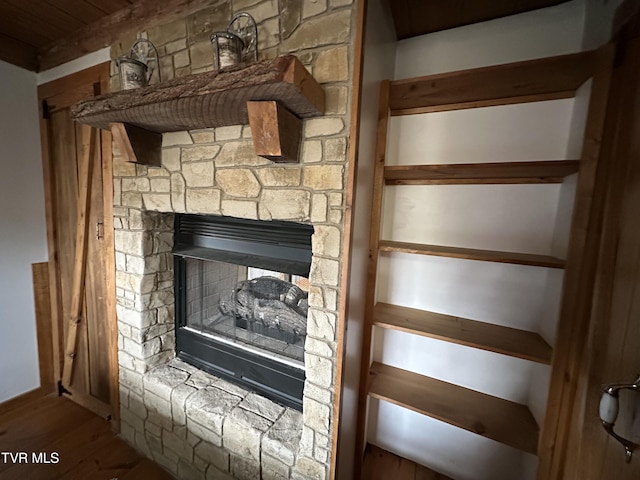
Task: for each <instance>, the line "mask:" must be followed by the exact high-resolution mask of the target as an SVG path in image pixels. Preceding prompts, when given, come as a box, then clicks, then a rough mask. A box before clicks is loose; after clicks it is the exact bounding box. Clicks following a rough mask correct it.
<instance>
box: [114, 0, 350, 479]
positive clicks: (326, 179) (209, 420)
mask: <svg viewBox="0 0 640 480" xmlns="http://www.w3.org/2000/svg"><path fill="white" fill-rule="evenodd" d="M353 10H354V7H353V5H352V2H351V0H319V1H318V2H297V1H286V0H280V1H276V0H233V1H216V2H212V4H211V7H210V8H208V9H205V10H202V11H199V12H195V13H193V14H190V15H188V16H185V17H184V18H179V19H175V21H173V22H172V23H170V24H167V25H160V26H153V27H150V28H149V29H148V30H147V31H145V32H136V33H137V34H140V35H142V36H148V38H149V39H150V40H151V41H153V42H154V44H155V45H156V46H157V47H158V50H159V53H160V67H161V68H160V70H161V74H162V79H163V80H167V79H171V78H174V77H175V76H181V75H188V74H190V73H198V72H201V71H206V70H208V69H210V68H211V66H212V58H211V55H210V48H211V46H210V44H209V41H208V37H209V34H210V33H211V32H212V31H215V30H223V29H224V28H225V27H226V23H227V22H228V21H229V19H230V18H231V15H232V14H233V13H237V12H238V11H248V12H249V13H251V14H252V15H253V16H254V17H255V18H256V21H257V22H258V33H259V39H260V40H259V47H260V52H261V58H270V57H273V56H277V55H283V54H289V53H293V54H295V55H296V56H298V58H299V59H300V60H301V61H302V62H303V63H304V64H305V66H306V67H307V68H308V69H309V71H310V72H311V73H312V74H313V76H314V77H315V79H316V80H317V81H318V82H320V83H321V85H322V86H323V88H324V90H325V93H326V95H327V108H326V114H325V115H324V116H323V117H320V118H315V119H310V120H306V121H305V124H304V132H303V140H302V148H301V158H300V163H298V164H288V165H282V164H277V165H276V164H273V163H271V162H270V161H269V160H266V159H264V158H261V157H257V156H256V155H255V154H254V151H253V143H252V138H251V131H250V128H249V126H247V125H234V126H228V127H219V128H215V129H206V130H197V131H184V132H175V133H167V134H164V136H163V148H162V166H161V167H146V166H141V165H135V164H132V163H129V162H128V161H127V159H126V158H124V157H123V154H122V153H121V152H119V151H117V149H115V147H114V152H113V153H114V216H115V218H114V225H115V229H116V231H115V248H116V296H117V314H118V330H119V336H118V350H119V366H120V399H121V433H122V436H123V437H124V438H125V439H126V440H127V441H128V442H129V443H131V444H132V445H134V446H135V447H136V448H137V449H138V450H140V451H141V452H142V453H144V454H145V455H146V456H148V457H149V458H152V459H153V460H155V461H156V462H157V463H159V464H161V465H162V466H164V467H165V468H166V469H167V470H169V471H170V472H171V473H172V474H173V475H175V476H176V477H178V478H180V479H202V480H205V479H227V478H228V479H231V478H237V479H251V480H255V479H264V480H271V479H288V478H292V479H325V478H328V475H329V470H330V464H331V461H332V432H333V429H334V425H333V415H334V399H335V391H334V389H335V384H336V374H337V365H336V354H337V352H336V350H337V344H336V341H337V336H336V332H337V331H338V329H339V328H341V327H340V325H339V320H338V310H339V302H340V300H341V297H340V296H341V286H342V279H341V278H340V272H341V269H342V258H343V244H342V241H343V234H344V212H345V204H346V201H347V199H346V170H347V169H346V164H347V147H348V130H349V117H348V110H349V108H348V99H349V96H350V88H351V87H350V83H349V82H350V78H351V73H350V69H349V56H350V55H351V52H350V39H351V19H352V13H353ZM133 38H134V35H132V37H131V38H127V39H122V40H121V41H119V42H117V43H116V44H114V45H113V46H112V55H113V57H114V58H115V57H117V56H119V55H121V54H122V53H123V52H125V51H126V50H127V49H128V48H129V46H130V45H131V43H133ZM112 74H113V76H112V89H118V88H119V86H118V78H117V72H116V70H115V69H114V70H113V72H112ZM176 214H189V215H198V216H201V215H211V216H215V217H229V218H235V219H244V220H259V221H262V222H265V223H271V222H278V221H284V222H293V223H296V224H299V225H305V226H307V227H309V228H312V229H313V234H312V236H311V253H312V255H311V261H310V269H309V273H308V282H306V283H305V288H306V291H305V294H306V300H307V305H306V312H307V316H306V321H307V322H306V332H304V340H303V341H302V343H300V342H299V345H298V346H299V347H300V348H299V355H301V360H300V359H299V360H294V359H290V360H288V362H289V363H291V364H295V362H296V361H297V362H298V364H299V365H300V366H301V368H302V369H303V371H304V380H303V381H302V393H303V395H302V402H301V411H300V409H296V408H292V407H291V406H289V405H283V403H282V402H277V401H273V400H271V399H269V398H267V397H266V396H265V395H262V394H260V393H258V392H256V391H254V390H251V389H250V388H248V387H247V386H246V385H239V384H237V383H234V382H231V381H229V380H227V379H225V378H223V377H222V376H221V375H215V374H212V373H210V372H207V371H205V369H201V368H197V367H196V366H194V365H192V364H190V363H187V362H185V361H183V360H181V359H180V358H177V357H176V309H177V303H176V301H177V298H176V296H175V294H174V286H175V285H174V277H175V274H176V270H175V268H174V261H175V255H174V253H173V249H174V222H175V216H176ZM267 270H270V271H271V272H274V271H275V272H276V273H285V274H287V272H280V271H279V270H280V269H271V268H267ZM234 275H236V277H237V278H238V280H239V281H245V280H244V275H245V273H244V272H242V273H240V274H234ZM238 275H239V276H238ZM273 275H274V274H273V273H271V274H270V275H267V276H273ZM252 279H253V278H251V279H250V278H249V277H248V276H247V279H246V280H248V281H250V280H252ZM287 281H290V280H287ZM291 283H293V284H295V282H291ZM178 303H179V300H178ZM178 307H179V308H181V307H180V306H179V305H178ZM245 327H246V325H245ZM244 330H247V329H246V328H244ZM299 333H302V332H299Z"/></svg>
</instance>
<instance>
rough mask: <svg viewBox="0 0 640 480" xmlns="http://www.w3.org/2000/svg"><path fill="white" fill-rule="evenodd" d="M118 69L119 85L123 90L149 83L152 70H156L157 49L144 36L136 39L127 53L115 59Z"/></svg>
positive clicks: (157, 69) (158, 70)
mask: <svg viewBox="0 0 640 480" xmlns="http://www.w3.org/2000/svg"><path fill="white" fill-rule="evenodd" d="M116 64H117V65H118V68H119V69H120V87H121V88H122V89H123V90H130V89H132V88H138V87H144V86H146V85H148V84H149V81H150V80H151V77H152V75H153V72H154V71H157V72H158V81H160V69H159V68H158V50H157V49H156V47H155V45H154V44H153V43H151V41H149V40H147V39H146V38H140V39H138V40H136V41H135V42H134V43H133V45H132V46H131V50H129V55H126V56H123V57H119V58H117V59H116Z"/></svg>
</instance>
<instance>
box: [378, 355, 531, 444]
mask: <svg viewBox="0 0 640 480" xmlns="http://www.w3.org/2000/svg"><path fill="white" fill-rule="evenodd" d="M369 395H371V396H372V397H375V398H378V399H380V400H386V401H388V402H391V403H395V404H396V405H400V406H401V407H405V408H409V409H411V410H413V411H414V412H418V413H421V414H423V415H427V416H429V417H433V418H436V419H438V420H441V421H443V422H446V423H449V424H451V425H455V426H456V427H460V428H464V429H465V430H468V431H470V432H473V433H477V434H478V435H482V436H485V437H487V438H491V439H493V440H496V441H498V442H501V443H504V444H505V445H509V446H511V447H514V448H517V449H519V450H522V451H525V452H528V453H533V454H535V453H536V449H537V443H538V425H537V424H536V421H535V420H534V418H533V415H531V412H530V411H529V409H528V408H527V407H526V406H525V405H520V404H518V403H515V402H510V401H508V400H504V399H502V398H498V397H493V396H491V395H486V394H484V393H481V392H476V391H475V390H471V389H468V388H464V387H460V386H458V385H454V384H452V383H447V382H443V381H441V380H437V379H435V378H431V377H426V376H424V375H418V374H417V373H413V372H409V371H407V370H402V369H400V368H394V367H390V366H388V365H383V364H381V363H378V362H374V363H373V364H372V365H371V368H370V370H369ZM515 425H517V428H514V426H515Z"/></svg>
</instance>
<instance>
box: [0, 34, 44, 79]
mask: <svg viewBox="0 0 640 480" xmlns="http://www.w3.org/2000/svg"><path fill="white" fill-rule="evenodd" d="M0 60H4V61H5V62H8V63H11V64H13V65H17V66H18V67H22V68H26V69H27V70H32V71H37V70H38V56H37V51H36V48H35V47H33V46H31V45H28V44H26V43H24V42H21V41H20V40H16V39H15V38H12V37H9V36H7V35H4V34H2V33H0Z"/></svg>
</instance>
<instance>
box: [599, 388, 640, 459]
mask: <svg viewBox="0 0 640 480" xmlns="http://www.w3.org/2000/svg"><path fill="white" fill-rule="evenodd" d="M620 390H634V391H636V392H640V377H638V379H637V380H636V381H635V383H629V384H617V385H607V386H605V387H604V391H603V392H602V398H600V421H601V422H602V426H603V427H604V429H605V430H606V431H607V433H608V434H609V435H611V436H612V437H613V438H615V439H616V440H617V441H618V442H620V443H621V444H622V446H623V447H624V451H625V460H626V462H627V463H629V462H630V461H631V457H632V456H633V451H634V450H635V449H636V448H638V445H637V444H635V443H633V442H632V441H630V440H627V439H626V438H623V437H621V436H620V435H618V434H617V433H616V432H615V431H614V430H613V427H614V426H615V423H616V419H617V418H618V410H619V392H620Z"/></svg>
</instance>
